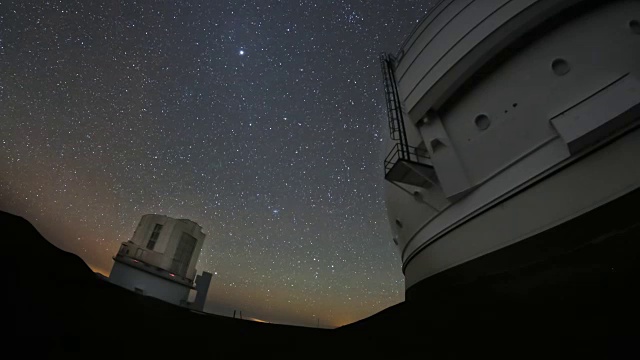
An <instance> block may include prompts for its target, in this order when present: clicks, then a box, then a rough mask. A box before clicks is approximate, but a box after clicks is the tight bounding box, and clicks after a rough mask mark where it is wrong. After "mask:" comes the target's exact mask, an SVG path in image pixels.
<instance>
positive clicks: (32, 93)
mask: <svg viewBox="0 0 640 360" xmlns="http://www.w3.org/2000/svg"><path fill="white" fill-rule="evenodd" d="M428 6H429V4H428V3H426V2H422V1H414V0H411V1H392V2H387V1H377V2H366V1H357V0H351V1H345V2H341V3H334V4H327V3H325V2H321V1H305V2H301V3H296V4H291V3H281V2H279V1H268V2H264V1H260V2H257V1H243V2H241V3H238V2H217V3H205V4H203V3H199V2H189V1H185V2H177V3H166V2H162V3H155V2H154V3H134V2H127V1H119V0H114V1H111V2H107V3H86V2H81V1H68V2H63V3H49V4H40V3H39V2H35V1H25V2H20V3H16V4H8V7H9V8H8V11H7V12H6V14H5V15H3V16H2V19H3V21H2V22H0V33H1V34H3V37H2V38H0V53H1V54H2V55H3V58H4V64H5V67H4V69H3V71H2V72H0V84H2V86H0V99H2V102H3V105H4V106H3V107H2V108H1V109H0V141H1V144H2V147H3V149H4V150H3V155H4V156H3V157H2V158H0V170H1V171H2V173H3V176H2V177H0V209H2V210H4V211H7V212H10V213H14V214H17V215H20V216H23V217H25V218H26V219H27V220H29V221H30V222H32V224H34V226H36V228H38V230H39V231H41V233H42V234H43V236H45V238H47V239H48V240H49V241H51V242H52V243H53V244H54V245H56V246H58V247H60V248H61V249H63V250H65V251H69V252H72V253H74V254H77V255H78V256H80V257H81V258H82V259H83V260H84V261H85V263H86V264H87V265H89V266H90V267H91V268H92V269H98V270H100V272H101V273H103V275H105V276H108V275H109V274H108V273H109V271H110V269H111V266H112V263H113V261H112V259H111V258H112V256H114V255H115V253H116V251H117V249H118V248H119V246H120V243H122V242H124V241H127V240H129V239H130V238H131V236H132V235H133V230H134V229H135V226H136V224H137V222H138V221H139V220H140V217H141V216H142V215H143V214H147V213H159V214H164V215H167V216H171V217H175V218H187V219H191V220H193V221H195V222H197V223H198V224H200V225H201V226H202V228H203V231H204V232H205V234H207V237H206V238H205V242H204V246H203V249H202V252H201V254H200V257H199V261H198V263H197V265H196V268H197V269H198V272H199V273H200V272H202V271H208V272H211V273H212V274H215V275H214V277H213V280H212V283H211V287H210V290H209V294H208V298H207V304H206V306H205V311H207V312H210V313H213V314H220V315H225V316H229V310H230V309H231V310H233V309H237V310H242V311H243V313H244V314H245V316H246V317H253V318H256V319H261V320H263V321H267V322H272V323H286V324H291V325H300V326H308V327H315V326H316V324H317V319H318V318H319V319H320V322H321V325H322V324H326V326H331V327H338V326H341V325H345V324H348V323H352V322H355V321H358V320H360V319H363V318H366V317H368V316H370V315H373V314H375V313H377V312H379V311H381V310H383V309H385V308H388V307H389V306H392V305H395V304H397V303H399V302H402V301H403V300H404V277H403V274H402V270H401V260H400V256H399V254H398V252H397V249H396V248H395V246H394V244H393V242H392V239H391V232H390V229H389V225H388V220H387V215H386V208H385V204H384V200H383V197H382V194H383V187H384V186H386V185H385V184H384V178H383V166H382V164H383V163H382V160H383V158H384V155H385V154H383V140H384V139H386V138H387V137H388V133H387V129H386V121H387V120H386V118H385V116H386V115H385V114H386V110H385V108H384V106H385V104H384V97H383V91H382V79H381V76H380V74H379V73H380V69H379V64H378V54H379V53H380V52H383V51H384V52H395V51H397V50H398V48H399V45H400V43H401V42H402V41H403V40H404V39H405V37H406V36H407V35H409V33H410V32H411V30H412V29H413V28H414V26H415V24H416V22H417V21H419V20H420V19H421V18H422V17H423V15H424V14H425V12H426V9H427V7H428ZM36 266H37V265H36ZM94 271H95V270H94Z"/></svg>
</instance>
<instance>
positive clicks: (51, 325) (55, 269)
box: [0, 212, 329, 343]
mask: <svg viewBox="0 0 640 360" xmlns="http://www.w3.org/2000/svg"><path fill="white" fill-rule="evenodd" d="M0 226H1V227H2V228H3V229H6V230H8V236H6V238H5V241H4V243H6V244H8V249H7V251H5V252H3V255H2V257H3V261H2V263H3V267H4V268H5V270H4V271H3V272H4V274H6V275H7V277H8V279H9V292H8V293H9V294H12V295H13V296H10V297H9V302H10V303H9V305H10V309H11V310H10V311H9V316H10V319H11V322H12V323H13V329H14V331H15V334H16V335H19V336H20V335H21V336H50V337H57V338H63V339H64V338H69V339H70V338H74V337H87V336H90V337H93V338H108V337H111V338H114V337H122V338H123V339H126V338H129V337H135V338H137V339H143V338H148V337H153V338H159V337H166V336H178V337H181V336H185V337H194V336H202V337H210V338H211V339H215V341H216V342H225V341H238V340H242V341H243V342H246V343H252V342H273V341H275V342H283V341H284V340H286V341H288V342H296V341H298V340H306V341H319V340H322V339H324V338H326V337H327V336H328V333H329V331H328V330H323V329H314V328H304V327H294V326H286V325H276V324H262V323H256V322H251V321H243V320H239V319H232V318H228V317H223V316H215V315H203V314H198V313H194V312H192V311H190V310H189V309H186V308H181V307H178V306H174V305H171V304H168V303H165V302H163V301H160V300H157V299H154V298H151V297H145V296H141V295H138V294H135V293H133V292H130V291H128V290H125V289H122V288H120V287H118V286H116V285H113V284H111V283H108V282H105V281H103V280H100V279H98V278H97V276H96V275H95V274H94V273H93V271H92V270H91V269H90V268H89V267H88V266H87V265H86V264H85V263H84V262H83V261H82V260H81V259H80V258H79V257H78V256H76V255H74V254H70V253H67V252H65V251H62V250H60V249H58V248H57V247H55V246H54V245H52V244H51V243H49V242H48V241H47V240H46V239H44V238H43V237H42V236H41V235H40V234H39V233H38V231H37V230H36V229H35V228H34V227H33V226H32V225H31V224H30V223H29V222H27V221H26V220H24V219H22V218H20V217H17V216H14V215H10V214H7V213H4V212H0Z"/></svg>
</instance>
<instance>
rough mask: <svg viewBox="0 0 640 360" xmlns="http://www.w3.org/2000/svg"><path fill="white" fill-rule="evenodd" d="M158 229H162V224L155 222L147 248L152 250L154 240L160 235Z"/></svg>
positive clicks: (154, 244) (154, 243)
mask: <svg viewBox="0 0 640 360" xmlns="http://www.w3.org/2000/svg"><path fill="white" fill-rule="evenodd" d="M160 231H162V225H160V224H156V226H155V227H154V228H153V232H152V233H151V237H149V242H148V243H147V249H149V250H153V248H154V247H155V246H156V241H158V236H160Z"/></svg>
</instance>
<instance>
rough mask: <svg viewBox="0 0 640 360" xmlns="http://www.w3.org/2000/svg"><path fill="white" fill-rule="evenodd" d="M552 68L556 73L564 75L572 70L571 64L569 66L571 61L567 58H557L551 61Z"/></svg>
mask: <svg viewBox="0 0 640 360" xmlns="http://www.w3.org/2000/svg"><path fill="white" fill-rule="evenodd" d="M551 69H552V70H553V72H554V74H556V75H558V76H564V75H567V74H568V73H569V71H571V66H569V63H568V62H567V60H565V59H555V60H553V62H552V63H551Z"/></svg>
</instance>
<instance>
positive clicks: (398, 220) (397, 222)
mask: <svg viewBox="0 0 640 360" xmlns="http://www.w3.org/2000/svg"><path fill="white" fill-rule="evenodd" d="M396 225H397V226H398V227H399V228H400V229H402V221H400V219H396Z"/></svg>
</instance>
